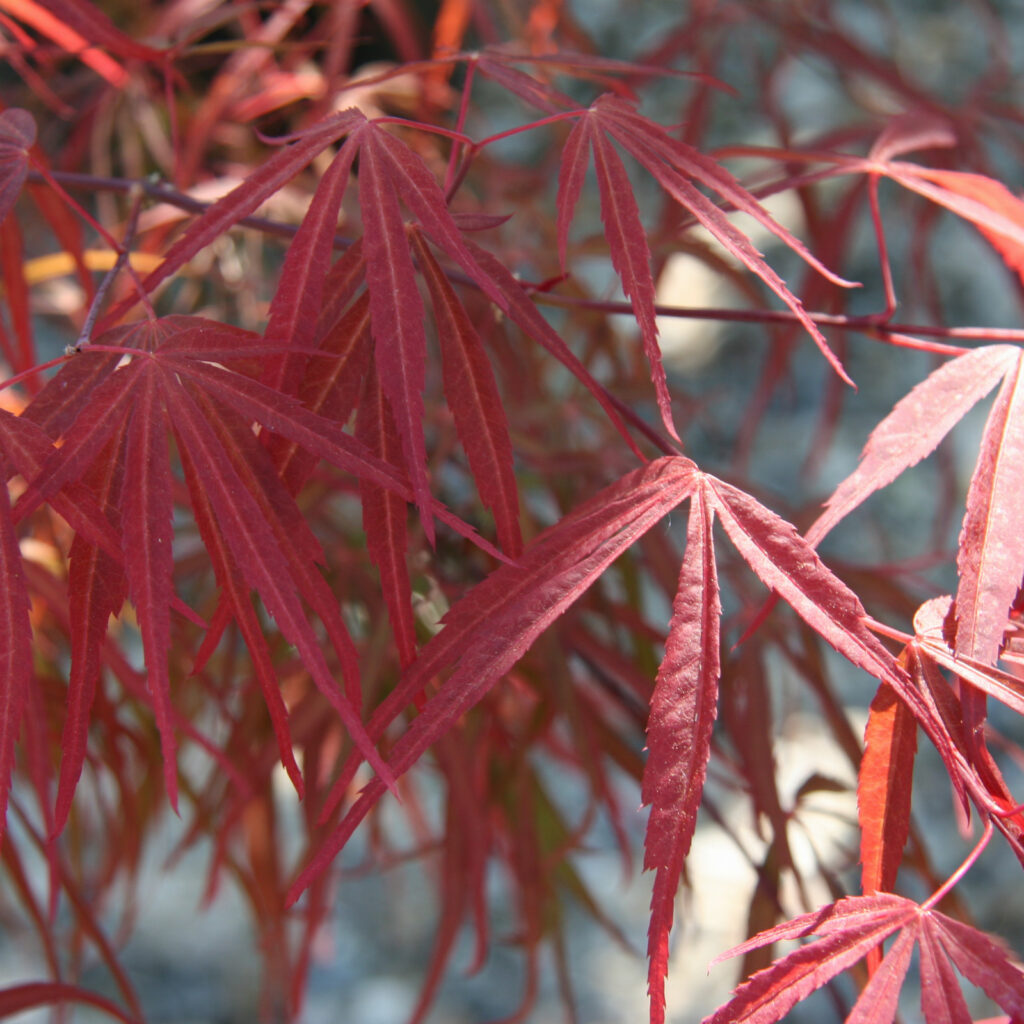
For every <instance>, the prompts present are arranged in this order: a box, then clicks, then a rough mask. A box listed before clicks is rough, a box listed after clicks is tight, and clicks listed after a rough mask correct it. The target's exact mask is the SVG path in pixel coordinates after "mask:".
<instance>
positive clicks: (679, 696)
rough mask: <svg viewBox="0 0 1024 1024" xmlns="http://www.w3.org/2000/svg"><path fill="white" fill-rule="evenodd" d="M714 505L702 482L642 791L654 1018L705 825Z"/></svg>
mask: <svg viewBox="0 0 1024 1024" xmlns="http://www.w3.org/2000/svg"><path fill="white" fill-rule="evenodd" d="M713 520H714V511H713V509H711V508H710V507H709V506H708V503H707V497H706V495H705V492H704V488H703V487H702V486H698V488H697V489H696V490H695V492H694V493H693V495H692V496H691V498H690V519H689V524H688V526H687V533H686V554H685V557H684V559H683V565H682V569H681V570H680V574H679V589H678V591H677V593H676V597H675V601H674V603H673V606H672V621H671V623H670V625H669V634H668V641H667V643H666V647H665V657H664V659H663V661H662V663H661V667H660V668H659V669H658V678H657V682H656V683H655V690H654V696H653V697H652V698H651V712H650V717H649V719H648V722H647V747H648V756H647V763H646V765H645V766H644V775H643V787H642V790H641V797H642V800H643V802H644V803H645V804H650V805H651V815H650V818H649V819H648V822H647V836H646V839H645V841H644V868H645V869H646V870H648V871H656V872H657V874H656V875H655V879H654V890H653V893H652V895H651V922H650V927H649V931H648V936H649V938H648V956H649V957H650V968H649V972H648V979H647V989H648V992H649V993H650V997H651V1022H652V1024H662V1022H663V1021H664V1020H665V975H666V974H667V972H668V937H669V932H670V931H671V929H672V923H673V918H674V912H675V897H676V890H677V889H678V887H679V878H680V875H681V874H682V869H683V864H684V862H685V860H686V855H687V853H688V852H689V849H690V843H691V842H692V840H693V834H694V830H695V829H696V826H697V809H698V807H699V806H700V799H701V794H702V792H703V789H704V780H705V777H706V775H707V764H708V758H709V757H710V754H711V731H712V727H713V726H714V722H715V715H716V713H717V705H718V681H719V676H720V674H721V664H720V653H719V644H720V641H719V619H720V617H721V613H722V607H721V602H720V600H719V595H718V575H717V571H716V568H715V552H714V546H713V543H712V537H711V526H712V522H713Z"/></svg>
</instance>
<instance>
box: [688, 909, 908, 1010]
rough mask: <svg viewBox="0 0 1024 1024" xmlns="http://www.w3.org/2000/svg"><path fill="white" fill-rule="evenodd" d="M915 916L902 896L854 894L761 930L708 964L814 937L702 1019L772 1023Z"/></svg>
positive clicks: (747, 983)
mask: <svg viewBox="0 0 1024 1024" xmlns="http://www.w3.org/2000/svg"><path fill="white" fill-rule="evenodd" d="M917 915H918V907H917V904H916V903H913V902H912V901H911V900H907V899H904V898H903V897H902V896H892V895H887V894H886V895H882V894H880V895H877V896H855V897H848V898H846V899H842V900H840V901H839V902H838V903H833V904H831V905H830V906H827V907H823V908H822V909H821V910H817V911H813V912H812V913H809V914H802V915H801V916H800V917H797V918H794V919H793V920H791V921H787V922H786V923H785V924H781V925H777V926H776V927H774V928H770V929H768V931H764V932H761V934H760V935H757V936H755V937H754V938H752V939H749V940H748V941H746V942H744V943H741V944H740V945H739V946H735V947H734V948H733V949H730V950H728V951H727V952H725V953H722V954H721V955H720V956H717V957H716V958H715V959H714V961H713V963H719V962H720V961H722V960H727V959H730V958H731V957H734V956H739V955H740V954H743V953H747V952H748V951H750V950H752V949H759V948H761V947H762V946H767V945H771V944H772V943H775V942H779V941H781V940H783V939H796V938H805V937H807V936H809V935H817V936H818V938H817V939H815V940H814V941H813V942H811V943H809V944H808V945H806V946H801V947H800V948H799V949H796V950H794V951H793V952H792V953H790V954H788V955H787V956H784V957H781V958H780V959H778V960H776V961H775V963H773V964H772V965H771V966H770V967H766V968H765V969H764V970H762V971H758V972H757V973H756V974H755V975H754V976H753V977H751V978H749V979H748V980H747V981H745V982H744V983H743V984H742V985H740V986H739V988H737V989H736V991H735V993H734V994H733V997H732V998H731V999H730V1000H729V1001H728V1002H727V1003H725V1004H724V1005H723V1006H721V1007H720V1008H719V1009H718V1010H717V1011H716V1012H715V1013H713V1014H711V1016H709V1017H706V1018H705V1020H704V1024H741V1022H742V1024H774V1022H775V1021H779V1020H781V1019H782V1018H783V1017H784V1016H785V1015H786V1014H787V1013H788V1012H789V1011H790V1010H791V1009H792V1008H793V1007H794V1006H795V1005H796V1004H797V1003H798V1002H799V1001H800V1000H801V999H805V998H806V997H807V996H809V995H810V994H811V993H812V992H814V991H815V990H816V989H818V988H820V987H821V986H822V985H824V984H825V983H826V982H827V981H830V980H831V979H832V978H834V977H836V975H838V974H841V973H842V972H843V971H845V970H846V969H847V968H849V967H852V966H853V965H854V964H855V963H857V961H858V960H860V959H861V958H862V957H864V956H865V955H866V954H867V953H868V951H869V950H872V949H874V948H875V947H876V946H877V945H878V944H879V943H880V942H882V941H883V940H884V939H886V938H888V936H890V935H892V934H893V933H894V932H896V931H898V930H899V929H901V928H905V927H907V926H908V925H911V924H913V923H914V922H916V920H917Z"/></svg>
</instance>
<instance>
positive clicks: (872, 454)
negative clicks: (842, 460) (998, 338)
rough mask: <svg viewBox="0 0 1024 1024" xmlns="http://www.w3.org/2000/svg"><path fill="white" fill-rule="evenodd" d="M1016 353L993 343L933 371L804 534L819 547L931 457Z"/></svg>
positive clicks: (883, 426)
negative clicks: (884, 490)
mask: <svg viewBox="0 0 1024 1024" xmlns="http://www.w3.org/2000/svg"><path fill="white" fill-rule="evenodd" d="M1017 352H1018V350H1017V349H1016V348H1014V347H1013V346H1011V345H991V346H987V347H985V348H980V349H975V351H973V352H968V353H967V354H966V355H963V356H958V357H957V358H956V359H953V360H951V361H950V362H948V363H944V364H943V365H942V366H940V367H939V368H938V369H937V370H934V371H933V372H932V373H931V374H930V375H929V376H928V377H927V378H926V379H925V380H923V381H922V382H921V383H920V384H918V385H917V386H916V387H915V388H914V389H913V390H912V391H911V392H910V393H909V394H907V395H906V396H904V397H903V398H901V399H900V400H899V401H898V402H897V403H896V405H895V406H894V407H893V410H892V412H890V413H889V415H888V416H886V417H885V419H884V420H882V422H881V423H879V424H878V426H877V427H875V429H874V430H873V431H872V432H871V436H870V437H869V438H868V442H867V444H866V445H865V446H864V450H863V451H862V452H861V456H860V464H859V465H858V466H857V469H856V470H855V471H854V472H853V473H852V474H851V475H850V476H848V477H847V478H846V479H845V480H844V481H843V482H842V483H841V484H840V485H839V486H838V487H837V488H836V490H835V493H834V494H833V495H832V497H831V498H829V500H828V503H827V507H826V510H825V511H824V512H823V513H822V514H821V515H820V516H819V517H818V519H817V520H816V522H815V523H814V525H813V526H812V527H811V529H810V530H808V531H807V541H808V543H810V544H811V545H814V546H817V544H818V543H819V542H820V541H821V539H822V538H823V537H824V536H825V534H827V533H828V532H829V531H830V530H831V529H832V528H833V527H834V526H835V525H836V524H837V523H838V522H839V521H840V520H842V519H844V518H845V517H846V516H847V515H849V514H850V512H852V511H853V510H854V509H855V508H856V507H857V506H858V505H860V504H861V502H863V501H864V500H865V499H866V498H868V497H869V496H870V495H872V494H874V492H875V491H877V490H880V489H881V488H883V487H885V486H886V484H889V483H892V481H893V480H895V479H896V477H898V476H899V475H900V474H901V473H902V472H903V471H904V470H906V469H909V468H910V467H911V466H914V465H916V464H917V463H918V462H920V461H921V460H922V459H923V458H924V457H925V456H926V455H929V454H931V452H933V451H934V450H935V448H936V447H937V446H938V443H939V442H940V441H941V440H942V439H943V438H944V437H945V436H946V434H948V433H949V431H950V430H952V428H953V427H954V426H956V424H957V423H959V422H960V420H961V419H963V417H964V416H965V415H966V414H967V413H968V412H969V411H970V410H971V409H972V408H973V407H974V406H975V405H976V404H977V403H978V402H980V401H981V399H982V398H984V397H985V395H987V394H988V393H989V392H990V391H991V390H992V388H994V387H995V386H996V384H997V382H998V381H999V380H1000V379H1001V378H1002V377H1003V376H1005V375H1006V373H1007V372H1008V371H1009V369H1010V367H1011V366H1012V365H1013V362H1014V360H1016V359H1017Z"/></svg>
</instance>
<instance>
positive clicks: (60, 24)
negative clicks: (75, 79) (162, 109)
mask: <svg viewBox="0 0 1024 1024" xmlns="http://www.w3.org/2000/svg"><path fill="white" fill-rule="evenodd" d="M0 9H3V10H6V11H7V12H8V13H9V14H11V15H13V16H14V17H15V18H18V19H19V20H21V21H23V22H24V23H25V24H26V25H31V26H32V28H34V29H36V31H38V32H40V33H42V34H43V35H44V36H46V37H47V39H52V40H53V41H54V42H55V43H56V44H57V45H58V46H60V47H61V48H62V49H64V50H66V51H67V52H68V53H70V54H74V55H75V56H76V57H78V59H79V60H80V61H82V63H83V64H87V65H88V66H89V67H91V68H92V69H93V71H95V72H96V73H97V74H98V75H101V76H102V77H103V78H105V79H106V80H107V81H108V82H109V83H110V84H111V85H112V86H114V87H115V88H121V87H122V86H124V85H125V83H126V82H127V81H128V74H127V72H126V71H125V70H124V68H123V67H121V65H120V64H118V63H117V61H115V60H113V59H111V58H110V57H108V56H107V55H106V54H105V53H104V52H103V51H102V50H100V49H98V48H97V47H95V46H92V45H90V40H89V39H87V38H85V37H84V36H82V35H81V34H80V33H79V32H76V31H75V29H74V28H73V27H72V26H71V25H70V24H68V22H67V21H66V20H65V19H64V18H63V17H60V16H59V15H58V13H57V12H55V11H50V10H48V9H47V7H45V6H43V5H42V4H37V3H36V2H35V0H0Z"/></svg>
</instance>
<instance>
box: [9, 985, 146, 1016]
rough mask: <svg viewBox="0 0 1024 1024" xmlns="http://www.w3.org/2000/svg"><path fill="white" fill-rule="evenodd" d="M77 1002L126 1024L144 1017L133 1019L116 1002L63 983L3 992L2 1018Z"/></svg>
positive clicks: (13, 986) (13, 987) (16, 987)
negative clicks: (39, 1007) (36, 1008)
mask: <svg viewBox="0 0 1024 1024" xmlns="http://www.w3.org/2000/svg"><path fill="white" fill-rule="evenodd" d="M74 1003H80V1004H82V1005H84V1006H93V1007H95V1008H96V1009H97V1010H102V1011H103V1012H104V1013H106V1014H109V1015H110V1016H111V1017H116V1018H117V1019H118V1020H122V1021H124V1022H125V1024H140V1020H141V1018H139V1017H132V1016H129V1015H128V1014H127V1013H125V1012H124V1010H122V1009H121V1008H120V1007H119V1006H118V1005H117V1004H116V1003H112V1002H111V1001H110V1000H109V999H106V998H105V997H104V996H101V995H97V994H96V993H95V992H90V991H89V990H88V989H84V988H79V987H78V986H77V985H67V984H65V983H64V982H60V981H30V982H26V983H24V984H21V985H12V986H11V987H10V988H5V989H0V1016H3V1017H10V1016H12V1015H14V1014H16V1013H21V1012H22V1011H24V1010H31V1009H33V1008H34V1007H37V1006H65V1005H67V1004H74Z"/></svg>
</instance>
